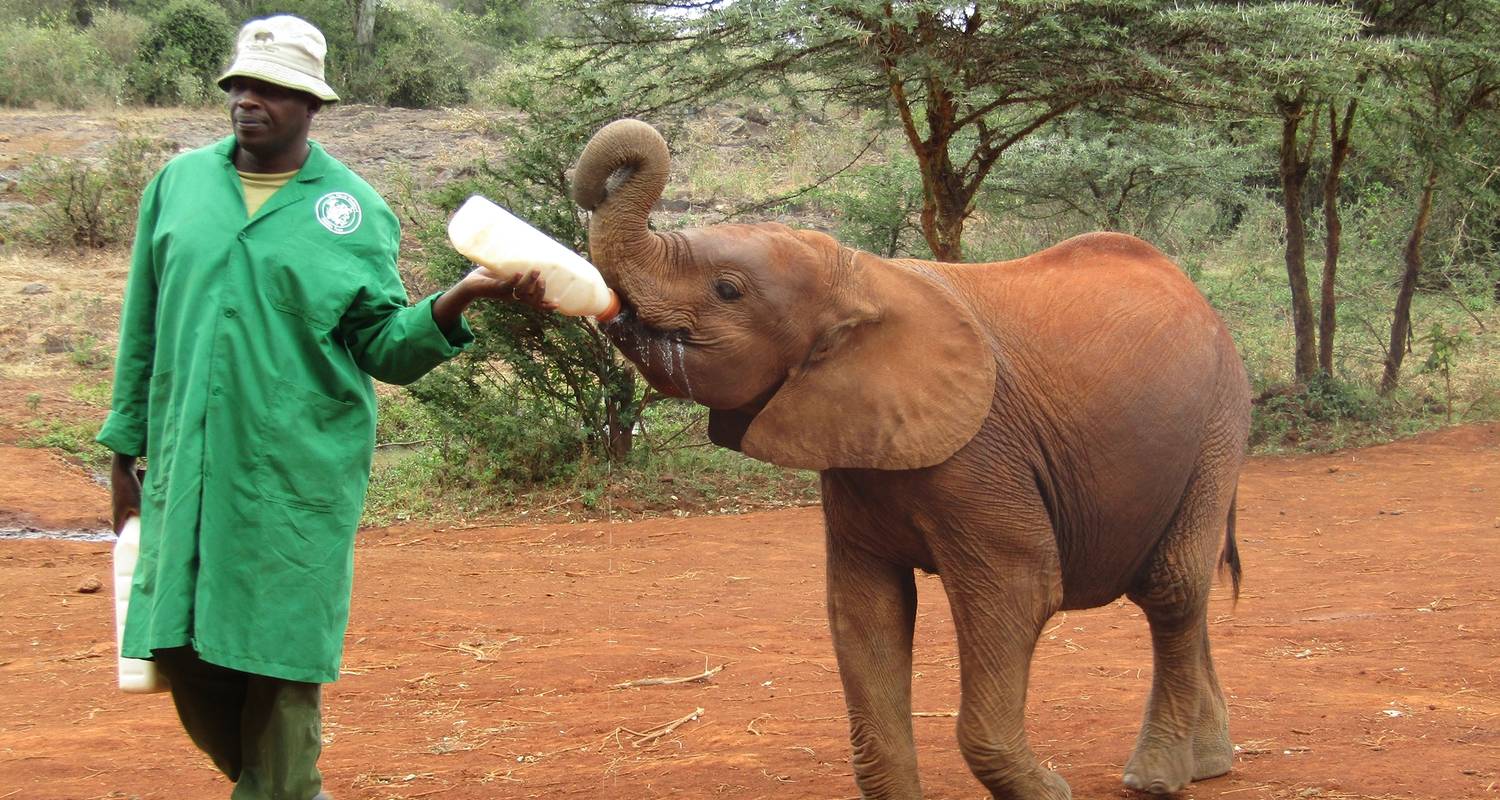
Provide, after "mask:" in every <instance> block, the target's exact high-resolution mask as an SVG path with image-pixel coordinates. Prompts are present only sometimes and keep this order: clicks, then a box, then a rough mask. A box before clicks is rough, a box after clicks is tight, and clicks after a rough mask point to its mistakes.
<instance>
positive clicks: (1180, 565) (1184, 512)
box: [1124, 480, 1234, 794]
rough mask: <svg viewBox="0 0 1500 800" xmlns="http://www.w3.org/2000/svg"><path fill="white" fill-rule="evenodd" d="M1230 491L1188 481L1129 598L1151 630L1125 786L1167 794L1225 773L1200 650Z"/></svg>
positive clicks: (1204, 648)
mask: <svg viewBox="0 0 1500 800" xmlns="http://www.w3.org/2000/svg"><path fill="white" fill-rule="evenodd" d="M1232 496H1233V487H1232V486H1230V487H1227V489H1226V488H1225V487H1219V486H1213V485H1212V484H1211V483H1207V482H1201V481H1196V480H1195V481H1194V485H1193V486H1192V487H1190V489H1189V491H1188V494H1187V496H1186V497H1185V498H1184V501H1183V504H1182V506H1181V507H1180V509H1179V511H1178V515H1177V518H1176V519H1175V520H1174V521H1173V524H1172V527H1171V528H1170V529H1169V530H1168V532H1167V534H1166V536H1165V537H1163V539H1162V541H1161V543H1160V545H1159V546H1158V548H1157V551H1156V552H1155V553H1154V554H1153V555H1152V557H1151V560H1150V561H1149V562H1148V563H1147V565H1146V568H1145V570H1144V571H1143V572H1142V573H1141V574H1140V576H1138V578H1137V581H1136V584H1135V586H1134V587H1133V588H1132V590H1131V592H1130V599H1131V600H1132V601H1133V602H1135V603H1136V605H1138V606H1140V607H1141V609H1142V610H1143V611H1145V613H1146V619H1147V621H1148V622H1149V623H1150V625H1151V648H1152V664H1153V667H1152V675H1151V694H1150V697H1149V699H1148V700H1147V702H1146V715H1145V719H1144V720H1143V721H1142V723H1141V732H1140V736H1139V738H1138V739H1137V740H1136V745H1135V752H1134V753H1132V755H1131V757H1130V761H1129V762H1128V763H1127V764H1126V766H1125V778H1124V780H1125V785H1126V786H1127V787H1129V788H1131V789H1136V790H1138V791H1144V792H1150V793H1152V794H1170V793H1172V792H1176V791H1179V790H1181V789H1182V788H1183V787H1184V786H1186V785H1187V784H1188V783H1189V782H1190V781H1196V780H1202V779H1205V778H1211V777H1214V776H1217V775H1222V774H1224V773H1226V772H1228V771H1229V768H1230V764H1231V761H1232V760H1233V756H1234V748H1233V745H1232V744H1231V743H1230V740H1229V713H1228V708H1227V706H1226V704H1225V702H1224V692H1223V690H1222V689H1221V688H1220V686H1219V680H1218V676H1217V674H1216V673H1215V672H1214V666H1213V659H1212V657H1211V656H1210V654H1209V643H1208V598H1209V592H1210V590H1211V589H1212V587H1213V579H1214V574H1215V567H1216V565H1217V562H1218V556H1219V545H1220V543H1221V542H1222V541H1223V539H1224V526H1225V524H1226V522H1227V520H1228V515H1229V504H1230V502H1231V498H1232Z"/></svg>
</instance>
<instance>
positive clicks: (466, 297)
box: [432, 267, 557, 333]
mask: <svg viewBox="0 0 1500 800" xmlns="http://www.w3.org/2000/svg"><path fill="white" fill-rule="evenodd" d="M546 291H547V284H546V282H544V281H543V280H542V274H541V273H540V272H538V271H536V270H532V271H531V272H529V273H527V274H525V275H512V276H511V277H509V278H496V277H494V276H493V275H491V274H490V272H489V270H487V269H485V268H484V267H476V268H475V269H474V270H473V271H472V272H470V273H469V274H468V275H465V276H464V277H463V278H462V279H461V280H459V282H458V283H455V284H453V288H451V289H449V290H448V291H446V292H443V295H442V296H441V297H439V298H438V299H437V302H435V303H433V304H432V318H433V320H435V321H436V322H437V324H438V328H440V329H442V331H443V332H444V333H451V332H452V331H453V329H454V328H456V327H457V326H458V318H459V316H460V315H462V314H463V313H464V309H466V308H468V307H469V304H470V303H472V302H474V301H475V300H477V299H479V298H481V297H487V298H490V299H493V300H514V301H516V302H518V303H525V304H526V305H528V306H531V307H532V308H535V309H537V310H539V311H556V310H557V304H556V303H552V302H549V301H547V300H544V299H542V298H543V295H545V293H546Z"/></svg>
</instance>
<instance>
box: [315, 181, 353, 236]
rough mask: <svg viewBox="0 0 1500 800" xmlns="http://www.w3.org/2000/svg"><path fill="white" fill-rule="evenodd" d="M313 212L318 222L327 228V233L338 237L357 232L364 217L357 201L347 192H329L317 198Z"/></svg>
mask: <svg viewBox="0 0 1500 800" xmlns="http://www.w3.org/2000/svg"><path fill="white" fill-rule="evenodd" d="M313 210H314V213H315V214H316V215H317V217H318V222H319V223H320V224H321V225H322V226H323V227H325V228H327V229H328V231H329V233H335V234H338V235H339V236H343V235H345V234H349V233H354V232H355V231H356V230H358V229H359V223H360V220H361V219H362V218H363V216H364V213H363V212H362V211H360V208H359V201H358V200H355V199H354V197H353V196H352V195H350V194H349V193H348V192H329V193H328V194H325V195H323V196H322V197H319V198H318V202H317V204H316V205H315V206H314V209H313Z"/></svg>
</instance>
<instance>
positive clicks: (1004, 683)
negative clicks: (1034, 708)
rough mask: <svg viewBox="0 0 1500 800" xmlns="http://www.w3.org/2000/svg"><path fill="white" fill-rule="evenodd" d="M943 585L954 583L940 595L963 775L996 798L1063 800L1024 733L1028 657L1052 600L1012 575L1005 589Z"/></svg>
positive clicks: (1064, 789)
mask: <svg viewBox="0 0 1500 800" xmlns="http://www.w3.org/2000/svg"><path fill="white" fill-rule="evenodd" d="M1040 580H1041V581H1045V580H1046V579H1045V577H1041V578H1040ZM944 582H945V585H947V584H948V583H950V582H951V583H955V584H958V585H957V586H956V587H953V588H949V591H948V597H949V604H950V605H951V606H952V608H953V623H954V627H955V628H956V629H957V631H958V651H959V660H960V664H959V666H960V670H961V674H962V678H961V683H962V691H963V699H962V703H961V705H960V707H959V712H958V747H959V750H960V751H961V752H962V753H963V756H964V760H965V761H966V762H968V764H969V770H970V771H971V772H973V773H974V777H976V778H978V779H979V782H980V783H982V784H984V787H985V788H986V789H988V790H989V792H990V796H991V797H994V798H996V800H1070V798H1071V797H1072V796H1073V795H1072V791H1071V790H1070V789H1069V788H1068V783H1067V781H1065V780H1063V778H1062V776H1061V775H1058V774H1057V773H1055V772H1053V771H1052V770H1049V769H1047V768H1046V767H1045V766H1043V765H1042V764H1041V762H1040V761H1038V759H1037V757H1036V754H1035V753H1034V752H1032V750H1031V746H1030V745H1029V744H1028V743H1027V741H1026V727H1025V723H1026V721H1025V714H1026V687H1027V679H1028V673H1029V671H1030V667H1031V656H1032V653H1033V652H1034V650H1035V648H1036V640H1037V639H1038V638H1039V637H1040V636H1041V632H1042V628H1043V626H1044V624H1045V623H1046V621H1047V619H1048V617H1050V616H1051V615H1052V614H1053V613H1054V612H1055V611H1056V610H1057V607H1058V606H1059V605H1060V602H1059V601H1058V599H1055V598H1053V597H1050V596H1049V595H1050V594H1051V593H1049V592H1047V591H1046V590H1045V588H1043V587H1041V586H1038V585H1036V584H1037V583H1038V582H1039V580H1038V576H1031V577H1021V576H1019V575H1015V576H1012V579H1011V580H1009V581H1006V583H1008V584H1010V585H1007V586H1001V585H996V584H995V582H994V581H986V582H985V585H981V586H977V587H966V586H965V585H964V584H965V581H964V579H963V578H962V577H958V578H957V579H956V580H955V579H952V578H948V577H946V576H945V578H944Z"/></svg>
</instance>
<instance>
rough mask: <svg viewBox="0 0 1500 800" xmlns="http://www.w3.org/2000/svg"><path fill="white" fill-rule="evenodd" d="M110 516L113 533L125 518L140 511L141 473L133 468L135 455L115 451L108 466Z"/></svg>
mask: <svg viewBox="0 0 1500 800" xmlns="http://www.w3.org/2000/svg"><path fill="white" fill-rule="evenodd" d="M109 498H110V518H111V522H113V524H114V528H115V534H116V535H118V534H119V533H120V528H123V527H124V526H125V520H126V519H127V518H129V517H131V516H140V513H141V473H139V472H137V471H136V469H135V456H123V455H120V454H119V453H115V455H114V458H113V459H111V460H110V468H109Z"/></svg>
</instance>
